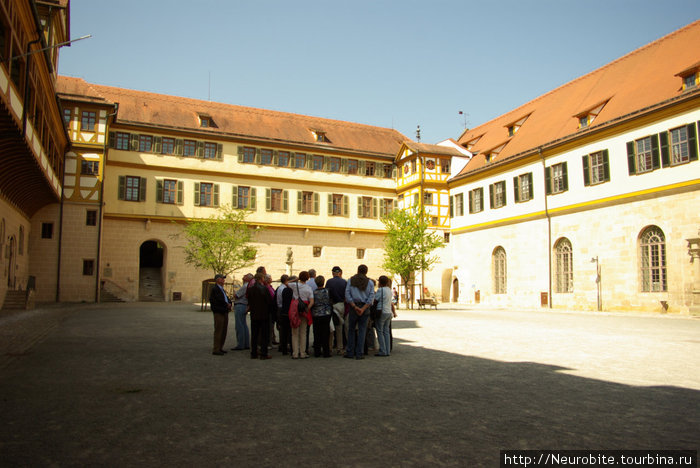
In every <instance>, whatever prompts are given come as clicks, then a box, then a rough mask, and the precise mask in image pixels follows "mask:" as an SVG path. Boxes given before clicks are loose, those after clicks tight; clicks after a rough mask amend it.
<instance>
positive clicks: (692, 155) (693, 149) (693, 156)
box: [687, 122, 700, 161]
mask: <svg viewBox="0 0 700 468" xmlns="http://www.w3.org/2000/svg"><path fill="white" fill-rule="evenodd" d="M698 126H699V127H700V122H698ZM687 128H688V156H689V158H688V160H689V161H697V160H698V134H697V131H696V129H695V124H690V125H688V127H687Z"/></svg>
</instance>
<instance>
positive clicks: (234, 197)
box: [231, 185, 238, 209]
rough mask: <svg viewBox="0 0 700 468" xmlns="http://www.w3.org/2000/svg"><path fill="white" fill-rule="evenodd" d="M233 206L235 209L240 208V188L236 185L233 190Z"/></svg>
mask: <svg viewBox="0 0 700 468" xmlns="http://www.w3.org/2000/svg"><path fill="white" fill-rule="evenodd" d="M231 206H232V207H233V208H234V209H235V208H238V186H237V185H234V186H233V189H232V196H231Z"/></svg>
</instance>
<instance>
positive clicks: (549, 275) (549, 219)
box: [537, 146, 552, 309]
mask: <svg viewBox="0 0 700 468" xmlns="http://www.w3.org/2000/svg"><path fill="white" fill-rule="evenodd" d="M537 152H538V153H539V155H540V159H541V160H542V171H543V175H545V184H546V183H547V178H546V174H547V166H546V165H545V161H544V154H543V153H542V147H541V146H540V147H539V148H538V149H537ZM544 215H545V216H546V217H547V261H548V264H547V306H548V307H549V308H550V309H551V308H552V217H551V216H550V214H549V207H548V205H547V187H546V186H545V190H544Z"/></svg>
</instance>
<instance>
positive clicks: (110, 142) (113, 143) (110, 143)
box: [107, 132, 117, 148]
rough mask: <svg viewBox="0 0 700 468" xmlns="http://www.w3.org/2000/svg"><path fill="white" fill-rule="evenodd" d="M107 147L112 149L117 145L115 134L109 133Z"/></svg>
mask: <svg viewBox="0 0 700 468" xmlns="http://www.w3.org/2000/svg"><path fill="white" fill-rule="evenodd" d="M107 145H108V146H109V147H110V148H114V147H115V146H116V145H117V138H116V133H115V132H109V140H108V143H107Z"/></svg>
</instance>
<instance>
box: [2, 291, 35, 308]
mask: <svg viewBox="0 0 700 468" xmlns="http://www.w3.org/2000/svg"><path fill="white" fill-rule="evenodd" d="M30 308H31V305H30V303H29V302H28V301H27V291H21V290H20V291H7V293H6V294H5V302H4V303H3V304H2V310H18V309H20V310H24V309H30Z"/></svg>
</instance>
